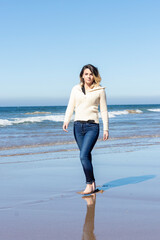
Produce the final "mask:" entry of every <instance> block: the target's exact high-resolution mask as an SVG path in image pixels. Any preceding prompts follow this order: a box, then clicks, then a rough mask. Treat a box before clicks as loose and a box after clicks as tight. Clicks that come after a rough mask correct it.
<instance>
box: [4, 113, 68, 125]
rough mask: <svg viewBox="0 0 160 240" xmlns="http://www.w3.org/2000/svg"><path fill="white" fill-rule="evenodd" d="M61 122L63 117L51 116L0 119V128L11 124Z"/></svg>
mask: <svg viewBox="0 0 160 240" xmlns="http://www.w3.org/2000/svg"><path fill="white" fill-rule="evenodd" d="M46 120H48V121H53V122H63V120H64V115H52V116H39V117H26V118H14V119H12V120H7V119H0V125H1V126H8V125H13V124H22V123H36V122H43V121H46Z"/></svg>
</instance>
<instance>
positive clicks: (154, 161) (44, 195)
mask: <svg viewBox="0 0 160 240" xmlns="http://www.w3.org/2000/svg"><path fill="white" fill-rule="evenodd" d="M53 154H57V159H56V158H55V155H54V156H53ZM159 156H160V148H159V145H157V146H156V145H155V146H147V147H144V148H142V149H138V150H134V151H129V152H127V151H124V152H123V151H120V152H118V151H117V152H115V153H111V152H108V150H107V149H104V148H103V149H94V150H93V165H94V172H95V177H96V183H97V185H100V186H101V187H100V189H102V190H103V193H101V192H99V193H97V194H96V195H93V196H90V197H88V198H82V196H81V195H79V194H77V193H76V192H77V191H81V190H83V189H84V188H85V179H84V174H83V171H82V167H81V164H80V160H79V152H78V151H72V152H69V151H68V152H63V153H48V154H38V155H24V156H13V157H1V158H0V171H1V173H0V192H1V194H0V196H1V197H0V215H1V218H0V219H1V220H0V239H2V240H11V239H12V240H13V239H16V240H22V239H23V240H32V239H34V240H42V239H43V240H51V239H52V240H54V239H56V240H61V239H63V240H64V239H67V240H70V239H74V240H76V239H87V240H93V239H96V240H103V239H109V240H112V239H114V240H121V239H123V240H132V239H134V240H135V239H136V240H142V239H145V240H151V239H152V240H158V239H159V235H160V229H159V226H160V191H159V189H160V171H159V169H160V161H159ZM87 204H88V205H87Z"/></svg>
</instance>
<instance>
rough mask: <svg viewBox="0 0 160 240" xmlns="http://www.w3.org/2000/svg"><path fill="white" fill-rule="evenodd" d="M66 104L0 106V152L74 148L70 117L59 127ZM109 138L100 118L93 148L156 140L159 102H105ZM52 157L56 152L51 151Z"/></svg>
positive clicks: (159, 125)
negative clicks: (66, 129)
mask: <svg viewBox="0 0 160 240" xmlns="http://www.w3.org/2000/svg"><path fill="white" fill-rule="evenodd" d="M65 110H66V106H32V107H0V136H1V139H0V156H1V157H5V156H6V157H9V156H15V155H24V154H38V153H41V152H43V153H45V152H46V153H49V152H55V153H58V152H65V151H72V150H76V149H77V145H76V144H75V140H74V136H73V119H74V114H73V116H72V120H71V122H70V124H69V128H68V133H66V132H64V131H63V130H62V125H63V120H64V115H65ZM108 113H109V139H108V140H107V141H103V140H102V137H103V128H102V119H101V116H100V114H99V119H100V135H99V139H98V141H97V143H96V146H95V147H96V148H101V149H103V148H108V152H110V151H112V152H113V151H117V152H118V151H121V150H123V151H124V150H125V151H133V150H136V149H139V148H143V147H147V146H148V145H157V144H160V104H147V105H142V104H141V105H108ZM55 157H56V154H55Z"/></svg>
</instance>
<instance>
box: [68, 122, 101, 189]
mask: <svg viewBox="0 0 160 240" xmlns="http://www.w3.org/2000/svg"><path fill="white" fill-rule="evenodd" d="M73 128H74V129H73V132H74V137H75V140H76V142H77V145H78V147H79V150H80V160H81V163H82V167H83V170H84V174H85V177H86V183H87V184H92V183H93V182H94V181H95V178H94V173H93V166H92V155H91V151H92V149H93V147H94V145H95V143H96V141H97V139H98V136H99V124H97V123H81V122H78V121H75V122H74V127H73Z"/></svg>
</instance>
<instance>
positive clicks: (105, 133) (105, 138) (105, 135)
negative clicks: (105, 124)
mask: <svg viewBox="0 0 160 240" xmlns="http://www.w3.org/2000/svg"><path fill="white" fill-rule="evenodd" d="M108 138H109V132H108V131H103V140H104V141H106V140H107V139H108Z"/></svg>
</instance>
